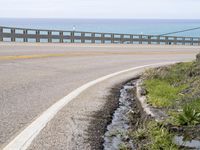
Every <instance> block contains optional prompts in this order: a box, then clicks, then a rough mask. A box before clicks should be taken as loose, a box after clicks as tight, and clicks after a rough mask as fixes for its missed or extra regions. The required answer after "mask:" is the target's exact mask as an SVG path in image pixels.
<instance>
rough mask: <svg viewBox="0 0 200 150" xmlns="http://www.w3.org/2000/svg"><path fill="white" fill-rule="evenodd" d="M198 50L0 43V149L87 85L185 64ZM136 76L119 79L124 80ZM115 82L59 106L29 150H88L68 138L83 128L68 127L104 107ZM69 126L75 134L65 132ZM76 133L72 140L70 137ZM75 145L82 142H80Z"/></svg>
mask: <svg viewBox="0 0 200 150" xmlns="http://www.w3.org/2000/svg"><path fill="white" fill-rule="evenodd" d="M198 52H199V47H197V46H195V47H192V46H149V45H143V46H141V45H140V46H139V45H89V44H85V45H81V44H76V45H75V44H19V43H15V44H13V43H12V44H11V43H0V148H2V147H4V146H5V145H7V144H8V143H9V142H10V141H11V140H12V139H13V138H14V137H15V136H16V135H18V134H19V133H20V132H21V131H22V130H23V129H24V128H26V126H27V125H29V124H30V123H31V122H33V121H34V120H35V119H36V118H37V117H39V116H40V115H41V114H42V112H44V111H45V110H46V109H47V108H49V107H50V106H51V105H53V104H54V103H55V102H57V101H58V100H59V99H61V98H63V97H64V96H66V95H68V94H69V93H70V92H71V91H73V90H74V89H76V88H78V87H80V86H81V85H83V84H85V83H87V82H89V81H92V80H94V79H97V78H99V77H101V76H105V75H107V74H110V73H114V72H117V71H121V70H124V69H128V68H131V67H136V66H141V65H146V64H152V63H159V62H170V61H190V60H193V59H195V54H197V53H198ZM135 73H136V72H133V73H132V74H131V75H129V76H126V75H123V77H122V76H120V77H119V79H120V81H122V80H125V79H127V78H130V77H131V76H132V75H133V74H135ZM119 79H118V78H116V79H112V80H113V81H112V82H111V80H110V82H108V81H107V82H105V85H104V83H102V86H100V84H99V85H97V86H96V88H97V89H99V90H98V92H97V93H95V92H94V91H96V90H94V89H95V88H93V89H91V90H89V91H88V92H87V91H85V93H84V94H83V95H82V96H80V97H78V98H77V99H75V100H74V101H73V102H71V103H70V104H69V105H67V106H66V107H64V108H63V109H62V111H61V112H59V113H58V114H57V115H56V116H55V118H54V119H53V120H52V121H51V122H49V124H48V125H47V126H46V127H45V129H44V130H43V131H42V132H41V134H40V135H39V136H38V137H37V138H36V139H35V140H34V142H33V143H32V145H31V146H30V149H79V148H83V149H88V148H89V146H86V147H81V146H78V144H77V140H75V139H73V138H74V137H83V138H84V136H83V134H85V133H84V132H83V131H80V132H78V131H77V130H79V128H80V129H82V128H83V129H85V128H86V127H81V125H82V124H81V123H79V126H76V127H75V126H74V123H73V125H69V123H70V122H76V121H77V119H76V117H74V118H75V119H73V117H72V116H74V115H75V113H76V116H77V115H78V116H81V114H79V112H80V113H82V114H83V113H84V112H87V113H89V114H90V113H91V112H93V111H95V110H96V109H100V108H101V107H102V106H103V104H104V103H105V101H103V100H102V95H104V94H105V89H106V87H107V88H108V87H110V86H111V85H114V83H115V82H117V81H118V80H119ZM111 83H112V84H111ZM103 85H104V86H103ZM92 91H93V92H92ZM96 95H99V97H101V100H99V99H98V98H97V96H96ZM94 98H96V101H93V99H94ZM92 103H93V104H92ZM90 104H91V105H90ZM89 106H90V107H89ZM94 106H96V107H94ZM90 108H91V109H90ZM72 110H73V111H72ZM78 110H81V111H78ZM86 116H87V114H85V115H84V118H85V119H81V117H79V118H78V120H79V122H80V120H82V122H85V121H86V120H87V119H86V118H87V117H86ZM70 120H71V121H70ZM85 124H86V125H87V123H85ZM67 126H69V127H67ZM72 126H74V128H72ZM70 128H71V130H76V131H77V133H76V132H69V131H67V130H68V129H70ZM75 133H76V136H74V137H72V136H70V135H74V134H75ZM80 133H81V135H80ZM83 138H82V139H83ZM66 141H67V142H66ZM75 141H76V142H75ZM79 141H80V143H81V139H79ZM83 143H84V142H83ZM85 145H87V144H85Z"/></svg>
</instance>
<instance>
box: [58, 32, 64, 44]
mask: <svg viewBox="0 0 200 150" xmlns="http://www.w3.org/2000/svg"><path fill="white" fill-rule="evenodd" d="M59 36H60V41H59V42H60V43H63V32H59Z"/></svg>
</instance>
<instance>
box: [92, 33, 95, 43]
mask: <svg viewBox="0 0 200 150" xmlns="http://www.w3.org/2000/svg"><path fill="white" fill-rule="evenodd" d="M92 43H95V33H92Z"/></svg>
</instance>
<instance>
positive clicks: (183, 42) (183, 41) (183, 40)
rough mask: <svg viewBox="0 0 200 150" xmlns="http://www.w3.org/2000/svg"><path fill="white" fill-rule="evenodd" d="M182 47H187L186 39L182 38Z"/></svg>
mask: <svg viewBox="0 0 200 150" xmlns="http://www.w3.org/2000/svg"><path fill="white" fill-rule="evenodd" d="M182 45H185V38H184V37H183V38H182Z"/></svg>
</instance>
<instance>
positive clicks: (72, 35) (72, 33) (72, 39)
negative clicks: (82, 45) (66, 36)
mask: <svg viewBox="0 0 200 150" xmlns="http://www.w3.org/2000/svg"><path fill="white" fill-rule="evenodd" d="M74 39H75V37H74V31H71V43H74Z"/></svg>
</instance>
